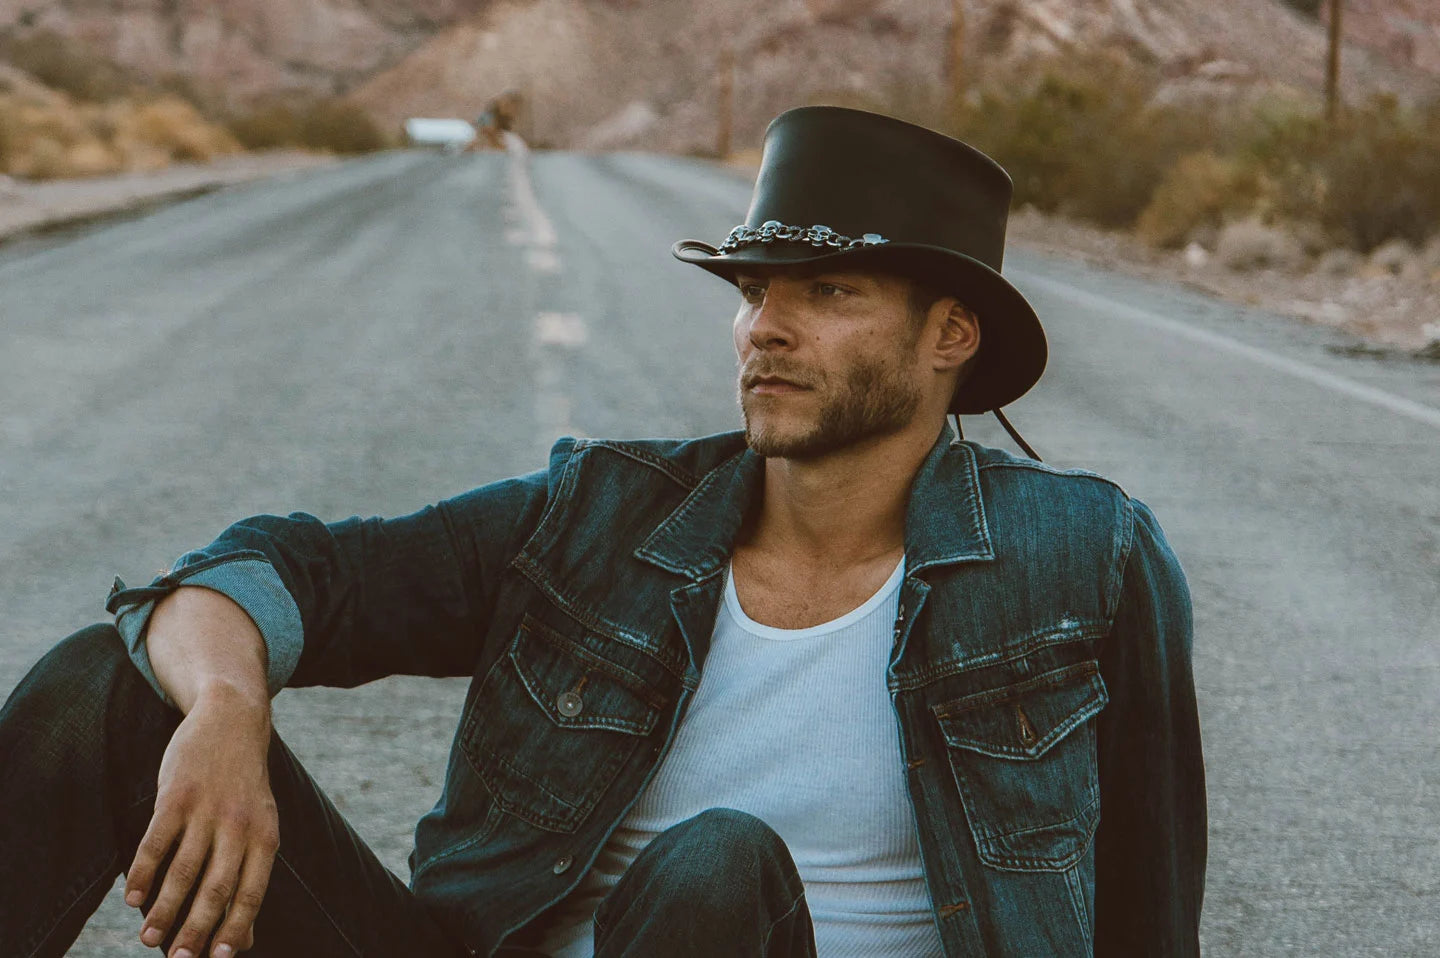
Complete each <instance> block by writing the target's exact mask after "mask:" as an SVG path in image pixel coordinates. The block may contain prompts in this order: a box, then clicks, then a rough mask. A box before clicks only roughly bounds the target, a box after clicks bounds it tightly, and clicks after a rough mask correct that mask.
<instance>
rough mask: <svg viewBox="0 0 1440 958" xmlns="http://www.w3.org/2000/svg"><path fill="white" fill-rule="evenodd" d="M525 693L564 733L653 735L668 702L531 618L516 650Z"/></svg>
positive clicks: (624, 671) (515, 660)
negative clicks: (600, 731) (570, 730)
mask: <svg viewBox="0 0 1440 958" xmlns="http://www.w3.org/2000/svg"><path fill="white" fill-rule="evenodd" d="M510 659H511V661H512V662H513V663H514V664H515V671H516V672H517V673H518V674H519V676H520V681H521V682H522V683H524V685H525V690H526V691H527V692H529V693H530V697H531V698H533V699H534V700H535V704H536V705H538V706H540V708H541V709H543V710H544V712H545V714H546V715H548V716H549V717H550V720H551V721H552V722H554V723H555V724H556V725H558V726H561V727H562V728H576V729H579V728H595V729H610V730H612V731H617V732H628V733H630V734H632V735H648V734H649V733H650V732H651V730H653V729H654V728H655V722H656V720H657V719H658V718H659V716H660V711H661V706H662V704H663V703H662V702H661V701H660V699H659V696H658V693H657V692H655V690H653V689H651V688H650V687H649V686H648V685H647V684H646V683H645V680H644V679H642V678H641V677H640V676H638V675H636V674H635V673H633V672H631V671H630V670H629V669H626V668H625V667H623V666H620V665H617V664H615V663H614V662H611V661H609V660H607V659H604V658H601V657H600V656H598V655H596V654H595V653H593V652H591V651H589V650H588V649H585V648H582V647H581V646H580V645H578V644H577V643H575V642H572V641H571V640H570V639H567V638H565V637H564V636H563V635H560V634H559V633H558V632H556V631H554V630H553V629H551V628H550V627H548V626H546V625H545V624H543V623H541V622H540V621H539V620H537V619H535V618H533V617H531V616H530V615H526V616H525V619H524V621H523V622H522V623H521V626H520V632H519V634H517V635H516V636H515V641H514V642H512V643H511V645H510Z"/></svg>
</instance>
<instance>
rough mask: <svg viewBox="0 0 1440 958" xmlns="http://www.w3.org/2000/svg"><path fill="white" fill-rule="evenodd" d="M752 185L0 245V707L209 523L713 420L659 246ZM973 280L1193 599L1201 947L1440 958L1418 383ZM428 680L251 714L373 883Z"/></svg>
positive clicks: (698, 171)
mask: <svg viewBox="0 0 1440 958" xmlns="http://www.w3.org/2000/svg"><path fill="white" fill-rule="evenodd" d="M748 198H749V184H748V180H747V178H746V177H745V176H743V175H742V174H739V173H736V172H735V171H732V170H728V169H725V168H722V167H719V166H716V165H713V164H710V163H707V162H703V161H698V160H686V159H678V158H665V157H655V156H646V155H638V154H635V155H631V154H618V155H581V154H567V153H542V154H535V155H533V156H530V157H528V159H527V158H525V157H524V156H523V154H520V153H515V154H512V155H508V156H507V155H506V154H502V153H481V154H468V155H462V156H441V155H435V154H428V153H404V152H400V153H390V154H384V155H378V156H375V157H372V158H367V159H363V160H358V161H354V162H349V163H345V164H341V165H339V166H336V167H334V168H329V169H325V170H316V171H309V172H306V173H302V174H299V175H295V176H291V177H288V178H286V179H283V180H278V181H272V182H266V183H259V184H251V185H247V186H244V187H240V188H235V189H230V190H226V191H223V192H221V193H217V194H213V195H210V196H206V197H203V198H199V199H195V200H192V201H189V202H185V203H182V204H179V205H176V206H173V207H170V208H167V209H165V210H162V211H159V212H156V213H153V214H150V215H148V216H145V217H143V218H139V219H134V220H131V221H127V222H122V223H115V224H111V225H108V226H104V227H100V228H95V229H93V230H91V231H89V232H87V233H84V234H82V235H77V236H71V237H66V238H63V239H61V240H55V239H50V240H47V241H44V242H38V243H30V244H28V245H26V244H22V245H18V246H13V247H8V248H5V249H0V609H3V619H0V622H3V625H0V693H3V694H8V692H9V690H10V689H12V688H13V687H14V685H15V683H16V682H18V681H19V679H20V677H21V676H22V675H23V674H24V671H25V670H26V669H27V668H29V667H30V665H31V664H33V663H34V662H35V660H36V659H38V658H39V656H40V655H41V654H42V653H43V652H44V650H45V649H46V648H47V647H49V646H50V645H51V644H52V643H54V642H55V641H57V640H58V639H60V638H61V637H63V636H65V635H67V634H69V633H70V632H71V631H74V630H75V629H76V628H79V627H80V626H82V625H85V624H88V623H90V622H93V621H97V620H100V619H102V618H104V617H105V613H104V611H103V603H104V598H105V594H106V591H107V589H108V588H109V585H110V580H111V577H112V576H114V575H116V574H119V575H121V576H122V577H124V578H125V579H126V580H127V582H130V583H132V584H136V583H139V582H144V581H148V579H149V578H150V577H151V576H152V575H153V574H154V573H155V572H156V571H157V570H160V569H162V568H164V567H165V566H167V565H168V564H169V563H170V562H171V561H172V560H173V559H174V558H175V557H176V556H177V555H179V554H180V553H182V552H184V551H185V550H187V549H189V548H192V547H194V546H198V545H203V544H204V543H206V542H208V541H210V539H211V538H212V537H213V536H214V535H215V534H216V533H217V532H219V531H220V529H222V528H223V527H224V526H225V525H227V524H228V523H229V522H231V521H232V520H234V519H237V518H240V517H242V516H246V515H251V514H254V513H259V512H285V511H289V510H292V509H302V510H305V511H308V512H312V513H314V514H317V515H319V516H322V517H324V518H326V519H339V518H343V517H345V516H349V515H353V514H361V515H370V514H380V515H394V514H399V513H402V512H409V511H411V510H413V509H415V508H418V507H419V506H420V505H423V504H425V503H428V502H432V501H434V500H436V499H439V498H442V497H445V496H449V495H452V494H454V493H458V492H461V491H463V490H465V489H469V488H471V487H473V486H475V485H478V484H480V483H483V482H486V481H488V480H491V479H495V478H498V477H502V476H506V475H511V474H514V473H517V472H521V471H528V470H530V469H532V468H536V467H538V466H539V465H540V464H541V463H542V454H543V451H544V450H545V449H546V448H547V447H548V446H549V444H550V442H551V441H552V439H553V438H554V437H556V436H557V435H559V434H562V433H565V432H571V433H575V434H582V435H590V436H603V435H609V436H645V435H672V436H680V435H693V434H699V433H704V432H710V431H715V430H721V429H727V428H732V427H733V426H734V425H735V423H736V422H737V413H736V409H735V404H734V399H733V386H732V377H733V373H734V364H733V356H732V353H731V346H730V342H729V328H728V327H729V320H730V317H731V316H732V315H733V310H734V308H735V306H736V305H737V302H738V300H737V297H736V295H735V294H734V292H733V291H732V290H731V289H730V287H728V286H727V285H726V284H725V283H723V282H722V281H721V280H718V279H715V278H714V277H711V276H709V275H708V274H706V273H704V272H703V271H701V270H698V269H695V268H693V267H689V266H685V265H683V264H680V263H677V262H675V261H673V260H672V259H671V258H670V255H669V246H670V244H671V243H672V242H673V241H674V240H676V239H679V238H682V237H696V238H701V239H707V240H709V241H711V242H718V241H719V240H720V239H721V238H723V237H724V236H725V234H726V233H727V232H728V230H729V229H730V227H731V226H733V225H734V224H736V223H738V222H740V221H741V220H742V219H743V215H744V211H745V208H746V205H747V203H748ZM1007 273H1009V275H1011V276H1012V277H1013V278H1014V279H1015V280H1016V282H1017V283H1018V285H1020V286H1021V287H1022V288H1023V289H1024V290H1025V291H1026V292H1027V293H1028V294H1029V295H1030V296H1031V297H1032V298H1033V301H1034V302H1035V303H1036V305H1037V307H1038V309H1039V311H1040V314H1041V316H1042V317H1043V319H1044V322H1045V324H1046V328H1047V330H1048V333H1049V339H1050V344H1051V359H1050V366H1049V369H1048V370H1047V372H1046V375H1045V377H1044V379H1043V380H1042V381H1041V382H1040V384H1039V385H1038V386H1037V387H1036V388H1035V389H1033V390H1032V391H1031V392H1030V393H1029V394H1028V395H1026V396H1025V397H1023V398H1022V399H1020V400H1019V401H1017V402H1016V403H1013V404H1012V405H1010V406H1009V407H1007V410H1006V411H1007V413H1008V415H1009V416H1010V418H1011V420H1012V421H1013V422H1014V423H1015V424H1016V426H1017V428H1019V429H1020V431H1021V432H1022V434H1024V436H1025V437H1026V439H1027V440H1028V441H1029V442H1030V443H1031V444H1032V445H1033V446H1034V447H1035V448H1036V449H1037V451H1038V452H1039V453H1040V455H1041V456H1043V457H1044V458H1045V460H1046V461H1047V462H1050V463H1054V464H1057V465H1060V466H1066V467H1068V466H1080V467H1084V468H1088V469H1092V470H1096V471H1099V472H1101V473H1103V474H1105V475H1108V476H1110V477H1111V478H1113V479H1115V480H1116V481H1118V482H1119V483H1121V484H1122V485H1123V486H1124V487H1125V488H1126V490H1127V491H1129V492H1130V493H1131V494H1132V495H1135V496H1138V497H1139V498H1141V499H1143V500H1145V501H1146V502H1148V503H1149V504H1150V505H1151V506H1152V507H1153V508H1154V510H1155V513H1156V515H1157V516H1158V517H1159V519H1160V521H1161V523H1162V524H1163V525H1164V527H1165V529H1166V531H1167V533H1168V535H1169V537H1170V540H1171V543H1172V545H1173V546H1174V547H1175V549H1176V552H1177V553H1178V555H1179V556H1180V558H1181V561H1182V563H1183V565H1184V568H1185V570H1186V572H1187V574H1188V577H1189V581H1190V584H1191V588H1192V591H1193V594H1194V601H1195V626H1196V641H1195V670H1196V680H1197V685H1198V695H1199V704H1200V711H1201V721H1202V731H1203V735H1204V741H1205V748H1206V764H1207V768H1208V788H1209V802H1210V859H1209V873H1208V885H1207V894H1206V900H1205V909H1204V925H1203V937H1204V945H1205V950H1206V953H1207V954H1210V955H1217V956H1219V955H1226V956H1228V955H1255V956H1262V955H1263V956H1273V955H1328V956H1349V955H1375V956H1395V955H1433V954H1437V953H1440V744H1437V729H1440V365H1427V364H1422V363H1418V362H1411V361H1395V360H1391V361H1378V360H1375V359H1373V358H1354V357H1347V356H1343V355H1339V354H1337V353H1334V352H1332V351H1330V350H1329V349H1328V348H1327V347H1329V346H1331V345H1334V344H1336V343H1337V342H1338V341H1339V340H1338V338H1337V337H1338V334H1336V333H1333V332H1330V331H1326V330H1322V329H1318V328H1311V327H1306V326H1302V325H1299V324H1296V323H1294V322H1290V321H1286V320H1282V319H1279V318H1277V317H1271V316H1262V315H1257V314H1254V313H1251V312H1247V311H1245V310H1243V309H1240V308H1237V307H1233V306H1228V305H1223V304H1220V303H1217V302H1215V301H1212V300H1208V299H1204V298H1201V297H1199V296H1197V295H1195V294H1192V293H1188V292H1183V291H1181V290H1179V289H1178V288H1171V287H1165V286H1160V285H1156V284H1154V283H1149V282H1142V281H1138V280H1134V279H1127V278H1124V277H1121V276H1116V275H1111V274H1106V273H1103V272H1099V271H1097V270H1095V269H1093V268H1090V267H1087V266H1083V265H1080V264H1077V263H1073V262H1064V261H1056V260H1047V259H1042V258H1039V257H1038V256H1034V255H1026V254H1025V253H1024V252H1023V251H1014V250H1012V252H1011V254H1010V257H1009V259H1008V262H1007ZM963 425H964V428H965V432H966V436H967V438H970V439H975V440H978V441H980V442H984V443H986V444H989V445H1000V446H1005V447H1007V448H1011V449H1013V448H1014V446H1013V444H1012V443H1011V442H1010V440H1009V438H1008V437H1007V436H1006V435H1005V433H1004V432H1003V430H1001V428H1000V427H999V426H998V424H997V423H996V422H995V420H994V419H993V417H992V418H986V419H981V418H980V417H966V418H965V419H964V420H963ZM464 690H465V683H464V682H463V681H461V680H452V681H442V682H436V681H432V680H425V679H388V680H384V681H382V682H378V683H375V684H372V685H370V686H368V687H365V688H362V689H358V690H354V691H337V690H288V691H286V692H284V693H283V694H281V695H280V696H279V697H278V699H277V701H276V724H277V727H278V728H279V730H280V732H281V734H282V735H283V736H284V737H285V738H286V739H287V741H289V743H290V744H291V745H292V747H293V748H294V749H295V751H296V752H297V753H298V754H299V756H300V757H301V759H302V760H303V761H304V762H305V763H306V765H307V767H308V768H310V769H311V771H312V773H313V774H314V775H315V777H316V778H317V779H318V780H319V781H320V783H321V784H322V786H324V787H325V788H326V789H327V790H328V791H329V792H330V794H331V795H332V797H333V798H334V800H335V801H336V803H337V804H338V805H339V807H340V808H341V809H342V810H343V811H344V812H345V813H346V814H347V815H348V816H349V817H350V818H351V820H352V822H353V823H354V824H355V826H356V827H357V828H358V830H359V831H360V833H361V834H362V835H363V836H365V837H366V838H367V839H368V840H369V841H370V842H371V843H372V845H373V847H374V848H375V849H376V850H377V852H378V853H379V855H380V856H381V858H382V860H384V861H385V862H386V863H387V864H388V865H389V866H390V867H391V868H393V869H394V870H395V871H396V872H397V873H398V874H400V875H401V876H405V875H406V874H407V871H406V861H405V858H406V854H407V852H408V849H409V843H410V837H411V829H412V827H413V824H414V821H415V820H416V819H417V818H418V817H419V816H420V815H421V814H422V813H423V812H424V811H425V810H426V809H428V808H429V807H430V805H431V804H432V803H433V802H434V801H435V799H436V798H437V797H438V789H439V783H440V780H441V776H442V772H443V768H444V762H445V757H446V754H447V751H448V747H449V744H450V740H451V737H452V735H453V733H454V728H455V722H456V720H457V718H458V714H459V707H460V704H461V700H462V698H463V695H464ZM317 728H324V729H326V730H327V732H328V734H325V735H316V734H315V733H314V730H315V729H317ZM138 925H139V922H138V916H137V915H136V913H134V912H132V911H130V910H129V909H126V908H124V906H123V905H122V904H120V903H119V898H118V895H117V894H112V896H111V898H110V899H109V900H107V902H106V904H105V905H104V906H103V907H102V909H101V910H100V912H98V913H97V915H96V916H95V918H94V920H93V921H92V922H91V925H90V927H89V928H88V929H87V930H86V932H85V934H84V935H83V936H82V938H81V940H80V942H79V943H77V945H76V947H75V950H74V951H73V954H75V955H77V956H101V955H104V956H110V955H130V954H141V953H148V952H146V951H145V950H144V949H142V948H141V946H140V945H139V944H138V941H137V939H136V935H137V933H138Z"/></svg>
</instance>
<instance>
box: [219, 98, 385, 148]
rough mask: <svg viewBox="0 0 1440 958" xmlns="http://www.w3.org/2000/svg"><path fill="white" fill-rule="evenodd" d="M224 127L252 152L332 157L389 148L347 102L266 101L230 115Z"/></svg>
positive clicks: (360, 110) (361, 110)
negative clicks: (282, 150)
mask: <svg viewBox="0 0 1440 958" xmlns="http://www.w3.org/2000/svg"><path fill="white" fill-rule="evenodd" d="M226 125H227V126H228V127H229V129H230V131H231V132H232V133H233V134H234V135H235V137H236V139H238V140H239V141H240V142H241V143H243V144H244V145H245V146H246V147H248V148H249V149H252V150H261V149H275V148H277V147H286V146H299V147H308V148H309V149H313V150H329V151H331V152H334V153H369V152H372V151H374V150H383V149H385V148H387V147H389V146H391V145H393V143H392V141H391V139H390V138H389V137H388V136H386V135H385V133H384V131H382V130H381V129H380V127H379V125H378V124H376V122H375V120H374V119H373V118H372V117H371V116H370V114H369V113H367V112H365V110H364V108H363V107H360V106H358V105H357V104H355V103H352V102H350V101H348V100H342V99H325V100H314V101H310V102H302V103H293V102H287V101H283V100H270V101H264V102H261V103H257V104H256V105H254V106H253V107H252V108H251V109H250V110H249V111H248V112H242V113H236V114H233V115H231V116H230V117H229V118H228V120H227V121H226Z"/></svg>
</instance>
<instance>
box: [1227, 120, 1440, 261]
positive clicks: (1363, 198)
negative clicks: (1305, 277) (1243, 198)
mask: <svg viewBox="0 0 1440 958" xmlns="http://www.w3.org/2000/svg"><path fill="white" fill-rule="evenodd" d="M1256 121H1257V122H1256V128H1255V134H1254V136H1253V137H1252V139H1251V141H1250V142H1249V143H1248V145H1247V147H1246V148H1245V151H1244V152H1245V154H1246V156H1247V157H1248V158H1249V159H1251V160H1253V161H1254V162H1255V163H1257V164H1258V165H1259V166H1260V167H1261V168H1263V169H1264V170H1265V172H1266V173H1267V175H1268V176H1269V177H1270V178H1271V179H1272V181H1273V182H1274V183H1275V184H1276V185H1277V206H1278V209H1279V211H1280V212H1281V213H1282V214H1283V215H1285V216H1288V217H1290V218H1293V219H1297V220H1305V219H1308V220H1313V221H1315V222H1317V223H1319V224H1321V226H1323V227H1324V228H1325V230H1326V231H1327V232H1328V233H1329V234H1330V235H1331V236H1332V237H1333V238H1334V239H1335V240H1336V241H1337V242H1340V243H1344V244H1346V245H1348V246H1351V247H1353V248H1355V249H1358V250H1360V251H1361V252H1369V251H1370V250H1372V249H1374V248H1375V247H1377V246H1379V245H1380V244H1382V243H1384V242H1385V241H1386V240H1390V239H1403V240H1406V241H1407V242H1410V243H1412V244H1414V245H1417V246H1418V245H1421V244H1423V243H1424V241H1425V239H1426V237H1428V236H1429V235H1430V234H1431V233H1433V232H1434V231H1435V229H1436V224H1437V222H1440V117H1437V106H1436V104H1434V103H1432V104H1429V105H1427V106H1423V107H1402V106H1401V105H1400V104H1398V103H1397V102H1396V101H1395V100H1394V99H1393V98H1389V97H1377V98H1375V99H1372V100H1371V101H1369V102H1368V103H1365V104H1362V105H1360V106H1357V107H1352V108H1350V109H1348V110H1346V111H1344V112H1343V113H1342V114H1341V116H1340V117H1339V118H1338V119H1337V120H1336V122H1335V123H1334V124H1333V125H1332V124H1329V123H1327V122H1326V121H1325V120H1324V118H1323V117H1321V116H1320V115H1318V113H1311V114H1302V113H1289V114H1285V115H1279V116H1277V115H1260V116H1257V118H1256Z"/></svg>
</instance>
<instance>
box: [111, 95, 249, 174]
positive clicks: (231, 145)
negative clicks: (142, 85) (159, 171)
mask: <svg viewBox="0 0 1440 958" xmlns="http://www.w3.org/2000/svg"><path fill="white" fill-rule="evenodd" d="M114 122H115V126H116V132H115V138H116V139H117V140H133V141H138V142H140V143H148V144H150V145H152V146H154V147H157V148H159V149H161V150H164V151H165V152H166V153H168V154H169V156H170V158H171V159H173V160H178V161H181V162H206V161H208V160H212V159H214V158H215V157H216V156H219V155H222V154H226V153H235V152H238V151H239V150H240V149H241V145H240V143H239V142H238V141H237V140H236V139H235V137H234V136H233V135H231V133H230V132H229V131H228V130H226V129H225V128H223V127H220V126H216V125H214V124H212V123H209V122H207V121H206V120H205V118H204V117H203V116H201V115H200V112H199V111H198V110H196V109H195V107H194V106H192V105H191V104H189V103H188V102H186V101H185V100H182V99H180V98H179V97H177V96H173V95H170V94H166V95H163V96H160V97H157V98H155V99H152V100H149V101H147V102H143V103H140V104H138V105H136V106H135V107H134V108H133V109H132V110H129V111H126V112H124V113H122V114H121V115H120V116H119V117H117V118H116V119H115V120H114Z"/></svg>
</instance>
